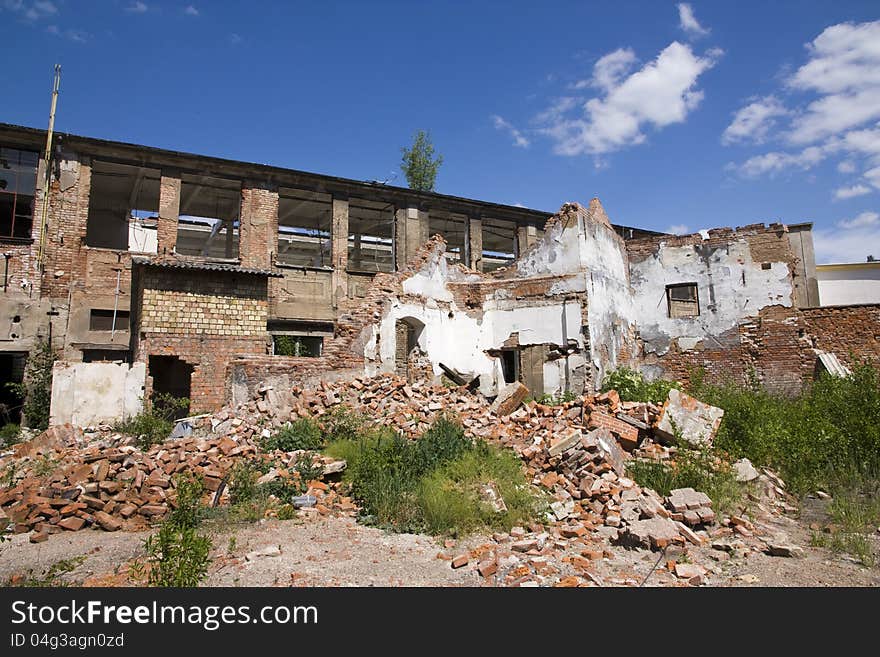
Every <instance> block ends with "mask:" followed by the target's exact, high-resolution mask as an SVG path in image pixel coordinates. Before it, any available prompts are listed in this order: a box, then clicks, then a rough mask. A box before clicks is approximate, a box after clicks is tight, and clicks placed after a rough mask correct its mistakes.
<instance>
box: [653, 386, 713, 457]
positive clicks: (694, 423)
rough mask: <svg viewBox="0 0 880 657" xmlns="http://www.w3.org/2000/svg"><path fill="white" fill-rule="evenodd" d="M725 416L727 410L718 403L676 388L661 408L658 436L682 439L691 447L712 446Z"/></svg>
mask: <svg viewBox="0 0 880 657" xmlns="http://www.w3.org/2000/svg"><path fill="white" fill-rule="evenodd" d="M723 416H724V411H723V410H722V409H720V408H718V407H717V406H710V405H709V404H704V403H703V402H701V401H700V400H698V399H694V398H693V397H691V396H690V395H688V394H687V393H684V392H682V391H681V390H678V389H677V388H672V389H671V390H670V391H669V396H668V397H667V398H666V402H665V403H664V404H663V407H662V408H661V409H660V417H659V419H658V421H657V424H656V425H655V428H654V435H655V436H656V437H658V438H660V439H661V440H666V441H669V442H672V443H676V442H678V441H679V440H680V441H681V442H683V443H684V446H689V447H701V446H705V445H711V444H712V441H713V440H714V439H715V434H716V433H718V427H720V426H721V418H722V417H723Z"/></svg>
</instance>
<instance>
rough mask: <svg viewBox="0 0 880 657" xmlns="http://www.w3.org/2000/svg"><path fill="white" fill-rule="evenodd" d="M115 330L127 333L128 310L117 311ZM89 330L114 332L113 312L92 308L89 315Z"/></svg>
mask: <svg viewBox="0 0 880 657" xmlns="http://www.w3.org/2000/svg"><path fill="white" fill-rule="evenodd" d="M115 329H116V330H117V331H127V330H128V311H127V310H117V311H116V326H115ZM89 330H90V331H112V330H114V326H113V311H112V310H98V309H96V308H92V310H91V312H90V314H89Z"/></svg>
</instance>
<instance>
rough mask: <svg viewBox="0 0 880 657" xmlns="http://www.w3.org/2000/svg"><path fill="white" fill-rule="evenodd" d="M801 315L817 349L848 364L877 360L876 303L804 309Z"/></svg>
mask: <svg viewBox="0 0 880 657" xmlns="http://www.w3.org/2000/svg"><path fill="white" fill-rule="evenodd" d="M801 317H802V319H803V326H804V329H805V330H806V332H807V335H808V336H809V337H810V338H811V339H812V341H813V344H814V345H815V347H816V348H817V349H821V350H823V351H829V352H831V353H833V354H835V355H836V356H837V357H838V358H840V359H841V360H842V361H843V362H844V363H847V364H849V365H852V364H853V360H855V361H862V360H868V361H869V362H873V363H878V362H880V304H873V305H859V306H828V307H825V308H805V309H803V310H802V311H801Z"/></svg>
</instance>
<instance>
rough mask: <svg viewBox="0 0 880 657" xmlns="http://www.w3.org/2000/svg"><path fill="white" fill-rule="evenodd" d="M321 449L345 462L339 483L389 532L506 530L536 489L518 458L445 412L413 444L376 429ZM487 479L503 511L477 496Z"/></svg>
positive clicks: (529, 512) (525, 514)
mask: <svg viewBox="0 0 880 657" xmlns="http://www.w3.org/2000/svg"><path fill="white" fill-rule="evenodd" d="M327 453H329V454H330V455H331V456H334V457H336V458H344V459H345V460H346V461H347V462H348V468H347V469H346V471H345V481H346V482H347V483H348V484H349V485H350V487H351V492H352V495H353V496H354V497H355V498H356V499H357V500H358V501H359V502H360V504H361V506H362V508H363V511H364V512H365V513H366V514H367V515H368V517H369V518H370V519H371V520H372V521H373V522H374V523H375V524H378V525H380V526H384V527H389V528H392V529H394V530H396V531H430V532H434V533H450V534H464V533H468V532H470V531H473V530H475V529H478V528H487V529H491V528H500V529H510V527H512V526H513V525H514V524H518V523H521V522H525V521H526V520H527V519H530V518H532V517H533V516H534V514H535V512H536V508H537V502H536V497H535V496H536V492H535V491H534V490H533V489H532V488H531V487H530V486H528V485H527V482H526V480H525V475H524V473H523V470H522V463H521V462H520V461H519V459H517V458H516V456H515V455H514V454H513V453H510V452H507V451H503V450H500V449H497V448H494V447H489V446H487V445H485V444H484V443H482V442H478V443H476V444H474V443H473V442H472V441H471V440H470V439H469V438H468V437H467V436H465V433H464V430H463V429H462V427H461V425H460V424H458V423H457V422H456V421H455V420H453V419H452V418H449V417H442V416H441V417H439V418H438V419H437V420H436V421H435V422H434V424H433V425H432V426H431V428H430V429H429V430H428V431H426V432H425V433H424V434H423V435H422V437H421V438H419V439H418V440H415V441H412V440H407V439H405V438H403V437H401V436H400V435H398V434H397V433H396V432H394V431H393V430H392V429H389V428H387V427H382V428H375V429H372V430H365V431H362V432H361V434H360V435H359V436H358V438H357V439H353V440H340V441H337V442H335V443H332V444H330V445H329V446H328V448H327ZM490 483H491V484H493V485H494V486H495V487H496V489H497V490H498V492H499V493H500V495H501V497H502V498H503V499H504V502H505V504H506V505H507V509H508V510H507V511H506V512H504V513H496V512H495V511H490V510H489V508H488V507H487V506H486V504H485V503H483V502H482V501H481V499H480V490H481V488H482V487H483V486H484V485H486V484H490Z"/></svg>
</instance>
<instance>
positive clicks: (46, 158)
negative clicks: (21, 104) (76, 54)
mask: <svg viewBox="0 0 880 657" xmlns="http://www.w3.org/2000/svg"><path fill="white" fill-rule="evenodd" d="M60 88H61V64H55V79H54V81H53V83H52V106H51V108H50V109H49V129H48V130H47V132H46V152H45V153H44V155H43V167H44V170H45V171H44V173H45V177H44V180H43V208H42V212H41V217H40V250H39V255H38V257H37V268H38V269H39V271H40V272H42V271H43V252H44V250H45V246H46V221H47V218H48V216H49V185H50V184H51V182H52V133H53V132H54V130H55V108H56V107H57V105H58V90H59V89H60Z"/></svg>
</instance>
